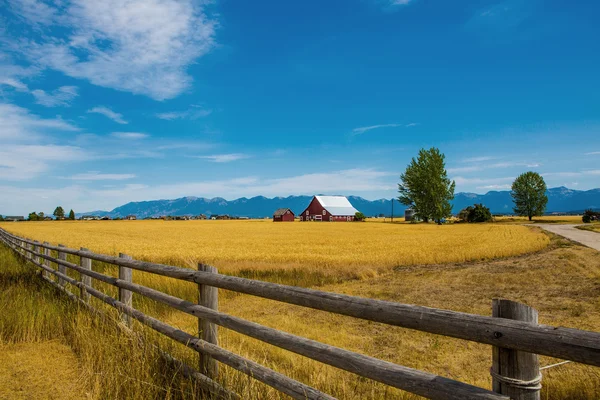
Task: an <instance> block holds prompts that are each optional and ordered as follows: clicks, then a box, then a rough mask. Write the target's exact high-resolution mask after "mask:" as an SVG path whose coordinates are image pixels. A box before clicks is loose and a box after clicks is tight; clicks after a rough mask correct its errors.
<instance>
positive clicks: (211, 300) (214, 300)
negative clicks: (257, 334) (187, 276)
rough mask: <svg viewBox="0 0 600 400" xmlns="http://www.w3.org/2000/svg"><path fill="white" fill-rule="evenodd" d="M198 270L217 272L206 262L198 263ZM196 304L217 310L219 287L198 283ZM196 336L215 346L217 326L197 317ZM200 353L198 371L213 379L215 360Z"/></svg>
mask: <svg viewBox="0 0 600 400" xmlns="http://www.w3.org/2000/svg"><path fill="white" fill-rule="evenodd" d="M198 271H202V272H209V273H213V274H216V273H218V271H217V268H215V267H211V266H210V265H206V264H202V263H200V264H198ZM198 304H199V305H201V306H203V307H207V308H210V309H212V310H215V311H218V310H219V289H218V288H216V287H214V286H208V285H202V284H198ZM198 336H199V337H200V339H202V340H204V341H206V342H208V343H212V344H214V345H215V346H218V345H219V335H218V328H217V325H216V324H213V323H211V322H210V321H207V320H205V319H203V318H198ZM199 355H200V360H199V361H200V372H201V373H203V374H204V375H206V376H208V377H209V378H211V379H215V378H216V377H217V375H218V373H219V369H218V365H217V361H216V360H215V359H213V358H212V357H211V356H209V355H206V354H202V353H199Z"/></svg>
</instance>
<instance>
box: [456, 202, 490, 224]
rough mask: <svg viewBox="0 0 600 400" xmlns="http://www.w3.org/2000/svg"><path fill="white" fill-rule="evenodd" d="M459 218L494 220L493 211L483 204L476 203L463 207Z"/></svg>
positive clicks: (474, 220)
mask: <svg viewBox="0 0 600 400" xmlns="http://www.w3.org/2000/svg"><path fill="white" fill-rule="evenodd" d="M458 218H459V219H460V220H461V221H465V222H489V221H491V220H492V213H491V212H490V209H489V208H487V207H486V206H484V205H483V204H475V205H473V206H469V207H467V208H464V209H462V210H461V211H460V213H459V214H458Z"/></svg>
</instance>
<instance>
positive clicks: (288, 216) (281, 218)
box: [273, 208, 295, 222]
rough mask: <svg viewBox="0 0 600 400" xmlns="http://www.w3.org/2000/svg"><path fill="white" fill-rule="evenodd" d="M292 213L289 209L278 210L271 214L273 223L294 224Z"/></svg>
mask: <svg viewBox="0 0 600 400" xmlns="http://www.w3.org/2000/svg"><path fill="white" fill-rule="evenodd" d="M294 217H295V215H294V212H293V211H292V210H290V209H289V208H279V209H277V210H276V211H275V213H274V214H273V222H294Z"/></svg>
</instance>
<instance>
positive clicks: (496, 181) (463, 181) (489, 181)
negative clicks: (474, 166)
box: [452, 176, 515, 187]
mask: <svg viewBox="0 0 600 400" xmlns="http://www.w3.org/2000/svg"><path fill="white" fill-rule="evenodd" d="M452 180H453V181H454V182H456V186H474V185H475V186H477V187H483V186H490V185H503V184H506V183H507V182H512V181H514V180H515V178H514V177H505V178H465V177H463V176H455V177H453V178H452Z"/></svg>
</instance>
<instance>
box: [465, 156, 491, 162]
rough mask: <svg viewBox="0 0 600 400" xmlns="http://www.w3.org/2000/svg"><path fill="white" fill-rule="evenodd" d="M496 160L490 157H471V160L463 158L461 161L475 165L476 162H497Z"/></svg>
mask: <svg viewBox="0 0 600 400" xmlns="http://www.w3.org/2000/svg"><path fill="white" fill-rule="evenodd" d="M498 158H499V157H491V156H481V157H471V158H465V159H464V160H462V162H466V163H477V162H483V161H490V160H497V159H498Z"/></svg>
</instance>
